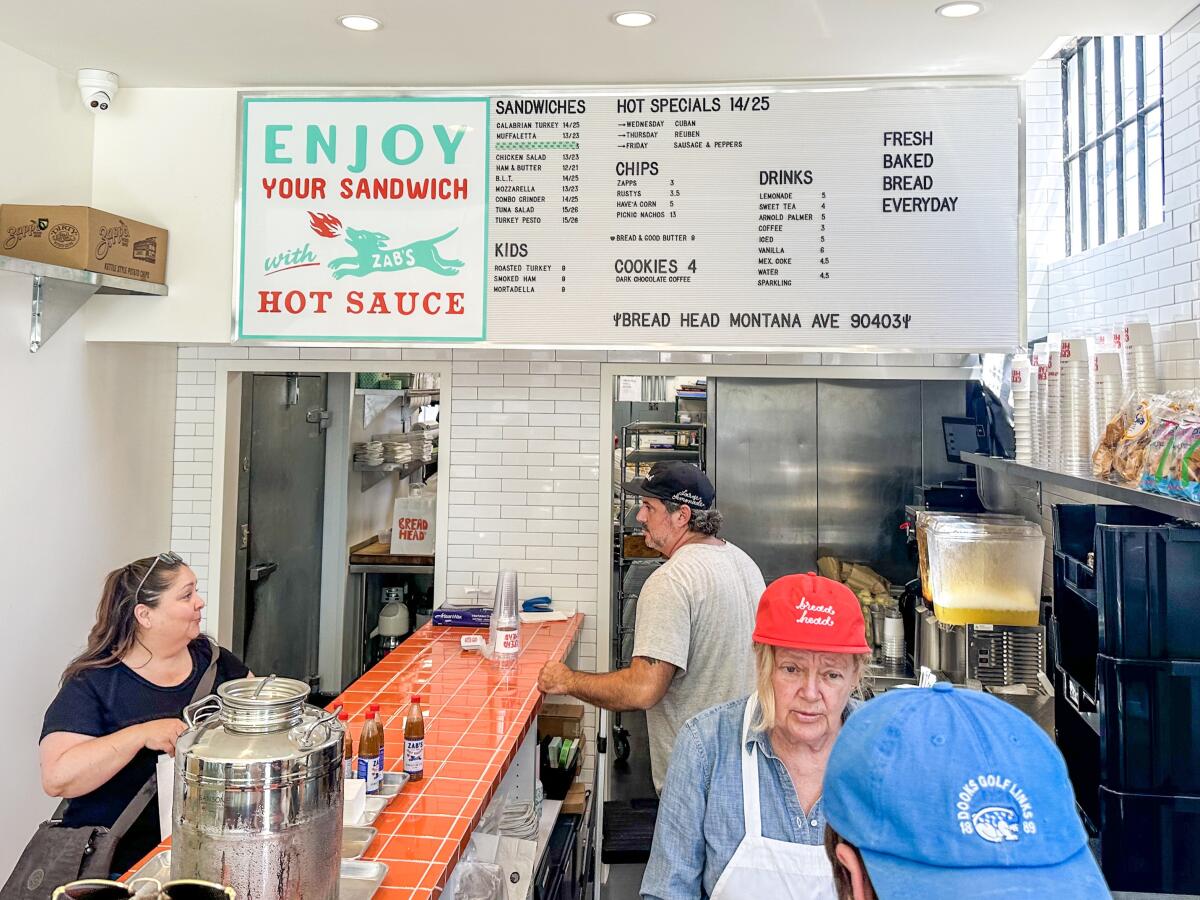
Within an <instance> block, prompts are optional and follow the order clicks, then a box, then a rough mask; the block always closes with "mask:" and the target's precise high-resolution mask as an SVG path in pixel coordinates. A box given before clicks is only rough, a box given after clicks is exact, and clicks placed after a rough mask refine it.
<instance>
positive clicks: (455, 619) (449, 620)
mask: <svg viewBox="0 0 1200 900" xmlns="http://www.w3.org/2000/svg"><path fill="white" fill-rule="evenodd" d="M491 621H492V611H491V610H490V609H488V608H487V607H485V606H441V607H438V608H437V609H435V610H434V611H433V624H434V625H448V626H458V627H461V628H487V627H488V623H490V622H491Z"/></svg>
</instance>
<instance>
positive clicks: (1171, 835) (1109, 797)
mask: <svg viewBox="0 0 1200 900" xmlns="http://www.w3.org/2000/svg"><path fill="white" fill-rule="evenodd" d="M1100 823H1101V834H1100V867H1101V868H1102V869H1103V870H1104V878H1105V880H1106V881H1107V882H1108V886H1109V888H1111V889H1112V890H1114V891H1144V892H1146V893H1153V894H1196V893H1200V852H1197V849H1196V835H1198V834H1200V797H1191V796H1160V795H1149V794H1134V793H1122V792H1120V791H1113V790H1109V789H1108V788H1106V787H1101V788H1100Z"/></svg>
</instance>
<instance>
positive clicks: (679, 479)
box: [625, 462, 717, 510]
mask: <svg viewBox="0 0 1200 900" xmlns="http://www.w3.org/2000/svg"><path fill="white" fill-rule="evenodd" d="M625 490H626V491H627V492H628V493H630V494H637V495H638V496H639V497H653V498H654V499H655V500H664V501H667V502H670V503H680V504H682V505H684V506H690V507H691V508H692V509H697V510H706V509H712V505H713V500H715V499H716V496H717V492H716V490H715V489H714V488H713V485H712V482H711V481H709V480H708V476H707V475H705V474H704V472H703V471H701V469H700V467H699V466H695V465H692V464H691V463H686V462H657V463H655V464H654V465H653V466H651V467H650V474H649V475H647V476H646V477H645V478H635V479H633V481H630V482H627V483H626V485H625Z"/></svg>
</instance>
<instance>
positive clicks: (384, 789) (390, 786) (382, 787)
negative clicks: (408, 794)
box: [368, 772, 409, 803]
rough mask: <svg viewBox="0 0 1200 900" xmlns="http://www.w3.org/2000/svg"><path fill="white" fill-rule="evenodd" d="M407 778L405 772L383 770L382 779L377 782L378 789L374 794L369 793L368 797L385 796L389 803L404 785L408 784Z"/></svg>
mask: <svg viewBox="0 0 1200 900" xmlns="http://www.w3.org/2000/svg"><path fill="white" fill-rule="evenodd" d="M408 778H409V776H408V773H407V772H384V773H383V780H382V781H380V783H379V790H378V791H376V792H375V793H374V794H369V795H368V799H370V797H387V800H388V803H391V802H392V801H393V800H395V799H396V797H397V796H399V794H400V792H401V791H402V790H404V786H405V785H406V784H408Z"/></svg>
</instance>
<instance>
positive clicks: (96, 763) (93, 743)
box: [40, 553, 249, 872]
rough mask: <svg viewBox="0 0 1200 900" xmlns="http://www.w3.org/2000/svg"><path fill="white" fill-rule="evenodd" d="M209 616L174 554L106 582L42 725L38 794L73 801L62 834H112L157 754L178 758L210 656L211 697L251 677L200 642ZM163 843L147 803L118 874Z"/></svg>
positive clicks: (191, 576) (121, 851) (119, 856)
mask: <svg viewBox="0 0 1200 900" xmlns="http://www.w3.org/2000/svg"><path fill="white" fill-rule="evenodd" d="M203 609H204V598H203V597H201V596H200V593H199V592H198V591H197V590H196V575H195V573H194V572H193V571H192V570H191V569H190V568H189V567H188V566H187V565H185V564H184V562H183V559H182V558H181V557H179V556H178V555H177V554H175V553H160V554H159V555H158V556H151V557H147V558H146V559H139V560H137V561H135V562H131V563H130V564H129V565H127V566H123V567H122V568H120V569H117V570H116V571H115V572H110V573H109V575H108V578H107V579H105V582H104V593H103V594H102V595H101V597H100V605H99V607H98V609H97V611H96V624H95V625H93V626H92V630H91V633H90V634H89V635H88V641H87V647H86V649H85V650H84V651H83V653H81V654H80V655H79V656H77V657H76V658H75V659H74V660H73V661H72V662H71V664H70V665H68V666H67V669H66V671H65V672H64V673H63V677H62V686H61V688H60V689H59V692H58V696H56V697H55V698H54V701H53V702H52V703H51V704H50V708H49V709H48V710H46V718H45V721H44V723H43V725H42V739H41V744H40V758H41V767H42V788H43V790H45V791H46V793H47V794H49V795H50V796H52V797H64V798H69V799H70V801H71V802H70V803H69V804H68V806H67V810H66V812H65V814H64V816H63V824H64V825H67V826H71V827H83V826H104V827H106V828H107V827H111V826H112V825H113V823H114V822H115V821H116V819H117V817H118V816H119V815H120V814H121V812H122V811H123V810H124V809H125V808H126V806H128V805H129V803H130V801H131V800H132V799H133V798H134V797H135V796H136V795H137V794H138V792H139V791H141V790H142V788H143V786H145V785H146V783H147V781H149V780H150V778H151V777H152V776H153V774H154V771H155V764H156V760H157V757H158V754H160V753H170V754H174V752H175V741H176V740H177V739H178V738H179V736H180V735H181V734H183V732H184V731H185V730H186V726H185V725H184V723H183V720H182V718H181V714H182V712H183V709H184V707H185V706H187V705H188V704H189V703H190V702H191V701H192V697H193V694H194V693H195V692H196V689H197V687H198V686H199V685H200V682H201V679H202V678H203V676H204V673H205V672H206V670H207V669H208V668H209V664H210V662H211V661H212V654H213V653H214V652H218V657H217V666H216V672H215V676H216V677H215V683H214V686H213V689H214V690H215V689H216V686H217V685H220V684H221V683H223V682H225V681H230V680H232V679H235V678H244V677H246V676H247V675H248V674H249V672H248V670H247V669H246V666H245V665H243V664H242V662H241V660H239V659H238V658H237V657H236V656H234V655H233V654H232V653H229V652H228V651H227V650H220V649H219V648H217V646H216V644H215V643H212V642H211V641H209V640H208V639H207V638H205V637H203V636H202V635H201V634H200V613H201V610H203ZM160 840H161V837H160V835H159V828H158V809H157V804H155V803H153V802H151V803H149V804H147V806H146V808H145V810H144V811H143V812H142V814H141V815H140V816H139V817H138V818H137V820H136V821H135V822H134V824H133V826H132V827H131V828H130V829H129V830H128V831H127V832H126V833H125V836H124V837H123V838H122V839H121V841H120V844H119V845H118V847H117V851H116V855H115V857H114V859H113V869H114V870H115V871H117V872H124V871H126V870H128V869H129V868H130V867H132V866H133V864H134V863H136V862H137V861H138V860H139V859H141V858H142V857H143V856H144V855H145V854H146V853H148V852H149V851H150V850H152V849H153V848H154V847H155V845H157V844H158V842H159V841H160Z"/></svg>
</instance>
